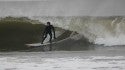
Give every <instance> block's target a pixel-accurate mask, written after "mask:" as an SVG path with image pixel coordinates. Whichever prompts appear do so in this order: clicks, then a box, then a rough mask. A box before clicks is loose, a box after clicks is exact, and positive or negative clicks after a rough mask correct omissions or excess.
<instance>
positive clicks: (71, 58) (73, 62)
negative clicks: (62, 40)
mask: <svg viewBox="0 0 125 70" xmlns="http://www.w3.org/2000/svg"><path fill="white" fill-rule="evenodd" d="M124 52H125V47H122V46H121V47H120V46H119V47H118V46H116V47H101V48H100V47H95V49H94V50H85V51H52V52H0V70H125V54H124Z"/></svg>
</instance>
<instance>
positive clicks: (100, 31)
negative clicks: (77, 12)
mask: <svg viewBox="0 0 125 70" xmlns="http://www.w3.org/2000/svg"><path fill="white" fill-rule="evenodd" d="M30 18H31V19H35V20H39V21H41V22H42V23H43V24H46V22H47V21H50V22H51V23H52V24H53V25H54V26H57V27H61V28H63V29H67V30H71V31H76V32H78V33H79V34H82V35H83V36H84V37H85V38H87V39H88V40H89V42H92V43H94V44H104V45H105V46H113V45H125V17H120V16H113V17H89V16H86V17H73V16H72V17H60V16H58V17H30Z"/></svg>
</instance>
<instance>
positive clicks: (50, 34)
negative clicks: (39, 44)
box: [49, 33, 52, 43]
mask: <svg viewBox="0 0 125 70" xmlns="http://www.w3.org/2000/svg"><path fill="white" fill-rule="evenodd" d="M49 36H50V39H49V42H50V43H52V33H49Z"/></svg>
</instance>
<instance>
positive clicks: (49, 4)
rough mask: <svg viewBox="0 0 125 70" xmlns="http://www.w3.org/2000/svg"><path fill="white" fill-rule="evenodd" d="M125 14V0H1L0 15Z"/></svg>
mask: <svg viewBox="0 0 125 70" xmlns="http://www.w3.org/2000/svg"><path fill="white" fill-rule="evenodd" d="M11 15H12V16H125V0H35V1H33V0H23V1H22V0H0V16H11Z"/></svg>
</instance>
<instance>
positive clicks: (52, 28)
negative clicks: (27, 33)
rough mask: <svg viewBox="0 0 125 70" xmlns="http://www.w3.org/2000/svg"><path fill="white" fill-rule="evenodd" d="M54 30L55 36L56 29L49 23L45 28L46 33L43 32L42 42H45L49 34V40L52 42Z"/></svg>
mask: <svg viewBox="0 0 125 70" xmlns="http://www.w3.org/2000/svg"><path fill="white" fill-rule="evenodd" d="M52 31H53V34H54V38H55V29H54V27H53V26H52V25H49V26H46V28H45V30H44V33H43V40H42V43H43V42H44V40H45V39H46V37H47V35H48V34H49V36H50V40H49V42H50V43H51V42H52Z"/></svg>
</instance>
